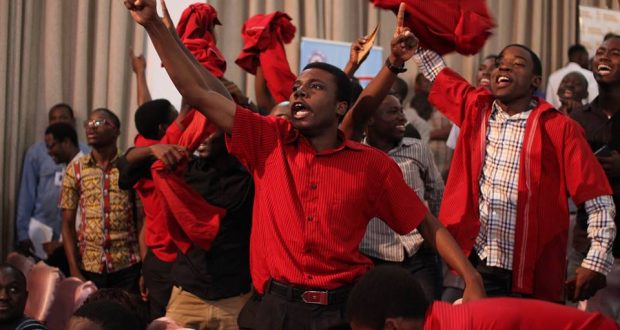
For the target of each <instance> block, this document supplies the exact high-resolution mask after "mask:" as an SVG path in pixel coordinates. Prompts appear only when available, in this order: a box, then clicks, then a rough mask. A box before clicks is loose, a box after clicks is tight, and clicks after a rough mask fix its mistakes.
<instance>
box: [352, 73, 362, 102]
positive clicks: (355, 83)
mask: <svg viewBox="0 0 620 330" xmlns="http://www.w3.org/2000/svg"><path fill="white" fill-rule="evenodd" d="M363 91H364V87H362V84H360V80H359V79H357V78H352V79H351V101H350V102H349V104H355V101H357V98H359V97H360V95H361V94H362V92H363Z"/></svg>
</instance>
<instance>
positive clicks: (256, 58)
mask: <svg viewBox="0 0 620 330" xmlns="http://www.w3.org/2000/svg"><path fill="white" fill-rule="evenodd" d="M295 30H296V28H295V26H294V25H293V24H292V23H291V17H290V16H288V15H287V14H285V13H283V12H280V11H276V12H273V13H271V14H267V15H265V14H259V15H255V16H252V17H250V18H249V19H248V20H247V21H246V22H245V23H244V24H243V28H242V29H241V34H242V36H243V42H244V44H245V45H244V47H243V50H242V51H241V53H240V54H239V56H238V57H237V60H235V63H237V64H238V65H239V66H240V67H241V68H243V69H244V70H246V71H248V72H249V73H251V74H256V68H257V67H258V66H259V65H260V66H262V68H263V74H264V76H265V80H266V81H267V88H269V92H270V93H271V96H272V97H273V99H274V100H275V101H276V102H277V103H280V102H282V101H286V100H288V99H289V96H290V95H291V89H292V87H293V82H294V81H295V75H294V74H293V73H292V72H291V69H290V67H289V64H288V60H287V59H286V52H285V51H284V44H285V43H286V44H288V43H290V42H291V40H293V37H294V36H295Z"/></svg>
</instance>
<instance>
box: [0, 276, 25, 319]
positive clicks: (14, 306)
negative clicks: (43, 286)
mask: <svg viewBox="0 0 620 330" xmlns="http://www.w3.org/2000/svg"><path fill="white" fill-rule="evenodd" d="M27 299H28V290H27V286H26V276H24V274H22V272H21V271H19V269H17V268H15V267H13V266H11V265H9V264H0V324H7V323H10V322H13V321H15V320H17V319H19V318H21V317H22V316H23V315H24V309H25V308H26V300H27Z"/></svg>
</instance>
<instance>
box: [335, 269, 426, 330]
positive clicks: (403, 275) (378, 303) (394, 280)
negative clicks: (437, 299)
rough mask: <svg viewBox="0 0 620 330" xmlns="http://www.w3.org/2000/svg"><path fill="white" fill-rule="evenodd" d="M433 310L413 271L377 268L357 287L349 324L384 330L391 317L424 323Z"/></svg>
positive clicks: (349, 302)
mask: <svg viewBox="0 0 620 330" xmlns="http://www.w3.org/2000/svg"><path fill="white" fill-rule="evenodd" d="M428 307H429V302H428V301H427V299H426V297H425V295H424V291H422V289H421V288H420V285H419V284H418V282H417V281H416V280H415V279H414V278H413V276H412V275H411V274H410V273H409V271H407V270H405V269H404V268H402V267H397V266H377V267H375V268H373V269H371V270H370V271H369V272H368V273H366V275H364V276H363V277H362V278H361V279H360V280H359V281H358V282H357V284H355V286H354V287H353V289H352V290H351V293H350V294H349V298H348V300H347V306H346V317H347V320H348V321H349V322H351V321H355V323H357V324H360V325H364V326H368V327H370V328H372V329H382V328H383V325H384V324H385V320H386V319H388V318H397V317H402V318H406V319H415V320H423V319H424V315H425V314H426V310H427V309H428Z"/></svg>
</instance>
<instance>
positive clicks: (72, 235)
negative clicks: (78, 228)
mask: <svg viewBox="0 0 620 330" xmlns="http://www.w3.org/2000/svg"><path fill="white" fill-rule="evenodd" d="M76 214H77V212H76V210H62V217H63V219H62V244H63V246H64V248H65V254H66V255H67V263H68V264H69V269H70V271H71V275H75V274H78V273H79V272H80V266H79V264H78V251H77V244H76V237H77V235H76V232H75V216H76Z"/></svg>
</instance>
